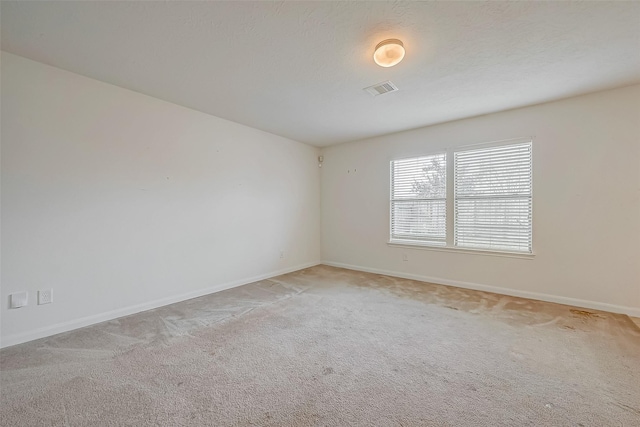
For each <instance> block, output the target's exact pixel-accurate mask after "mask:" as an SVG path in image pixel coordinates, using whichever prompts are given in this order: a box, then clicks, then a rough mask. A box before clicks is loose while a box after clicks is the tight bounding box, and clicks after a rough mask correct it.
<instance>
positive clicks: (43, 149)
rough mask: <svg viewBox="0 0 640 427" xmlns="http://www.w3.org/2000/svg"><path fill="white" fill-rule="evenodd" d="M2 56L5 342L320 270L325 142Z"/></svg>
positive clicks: (14, 341)
mask: <svg viewBox="0 0 640 427" xmlns="http://www.w3.org/2000/svg"><path fill="white" fill-rule="evenodd" d="M1 59H2V132H1V137H2V277H1V278H2V290H1V298H2V305H1V308H0V309H1V311H2V315H1V328H2V329H1V337H2V345H4V346H7V345H11V344H15V343H18V342H22V341H26V340H29V339H33V338H37V337H40V336H45V335H49V334H52V333H55V332H59V331H62V330H68V329H72V328H74V327H78V326H83V325H85V324H90V323H94V322H97V321H100V320H105V319H107V318H112V317H117V316H119V315H123V314H128V313H131V312H136V311H140V310H142V309H146V308H150V307H153V306H158V305H162V304H167V303H170V302H173V301H177V300H180V299H184V298H187V297H193V296H197V295H201V294H206V293H209V292H212V291H214V290H217V289H221V288H224V287H227V286H232V285H237V284H241V283H245V282H248V281H252V280H253V279H255V278H260V277H267V276H271V275H275V274H277V273H279V272H282V271H289V270H295V269H298V268H302V267H305V266H308V265H312V264H316V263H318V262H319V260H320V243H319V242H320V220H319V213H320V200H319V193H320V191H319V185H320V172H319V169H318V165H317V155H318V150H317V149H316V148H314V147H311V146H308V145H304V144H301V143H298V142H295V141H292V140H288V139H285V138H281V137H279V136H275V135H271V134H268V133H265V132H262V131H258V130H255V129H252V128H249V127H246V126H242V125H239V124H236V123H232V122H229V121H226V120H222V119H219V118H216V117H212V116H210V115H207V114H203V113H200V112H197V111H193V110H189V109H187V108H183V107H180V106H177V105H174V104H170V103H167V102H164V101H161V100H158V99H154V98H151V97H147V96H144V95H141V94H139V93H135V92H131V91H128V90H125V89H122V88H119V87H115V86H112V85H108V84H105V83H101V82H98V81H96V80H92V79H88V78H85V77H82V76H79V75H77V74H73V73H69V72H66V71H63V70H60V69H56V68H53V67H49V66H46V65H43V64H40V63H37V62H33V61H30V60H27V59H24V58H21V57H18V56H15V55H11V54H8V53H4V52H3V53H2V57H1ZM212 84H214V81H213V80H212ZM281 250H283V251H284V258H283V259H280V251H281ZM46 288H53V289H54V302H53V304H50V305H41V306H38V305H36V290H38V289H46ZM20 290H27V291H29V298H30V302H29V305H28V306H27V307H24V308H20V309H13V310H11V309H8V305H9V294H10V293H12V292H15V291H20Z"/></svg>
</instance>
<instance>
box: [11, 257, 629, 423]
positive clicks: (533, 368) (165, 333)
mask: <svg viewBox="0 0 640 427" xmlns="http://www.w3.org/2000/svg"><path fill="white" fill-rule="evenodd" d="M0 370H1V372H0V374H1V377H0V381H1V387H2V388H1V393H2V395H1V408H0V409H1V415H0V423H1V424H2V425H3V426H35V425H61V426H62V425H69V426H99V425H114V426H115V425H132V426H146V425H166V426H186V425H211V426H213V425H215V426H252V425H256V426H312V425H319V426H345V425H367V426H369V425H376V426H526V425H531V426H620V425H623V426H638V425H640V329H639V328H637V327H636V326H635V325H634V324H633V323H632V322H631V320H630V319H629V318H628V317H626V316H622V315H614V314H610V313H603V312H595V311H591V310H581V309H576V308H573V307H568V306H562V305H556V304H549V303H542V302H536V301H531V300H525V299H519V298H511V297H505V296H500V295H495V294H489V293H483V292H475V291H468V290H463V289H457V288H451V287H446V286H438V285H430V284H425V283H420V282H414V281H411V280H404V279H396V278H391V277H386V276H380V275H374V274H367V273H359V272H354V271H349V270H343V269H338V268H332V267H326V266H318V267H313V268H309V269H306V270H302V271H299V272H296V273H291V274H288V275H284V276H279V277H277V278H274V279H271V280H264V281H261V282H257V283H254V284H251V285H247V286H243V287H240V288H236V289H232V290H229V291H225V292H222V293H218V294H213V295H209V296H206V297H202V298H197V299H194V300H190V301H186V302H183V303H179V304H173V305H171V306H167V307H163V308H161V309H157V310H152V311H148V312H145V313H140V314H137V315H133V316H129V317H125V318H121V319H118V320H114V321H110V322H106V323H102V324H99V325H96V326H92V327H88V328H84V329H80V330H77V331H73V332H69V333H65V334H60V335H57V336H54V337H50V338H46V339H42V340H39V341H34V342H31V343H27V344H23V345H19V346H14V347H10V348H7V349H4V350H2V351H1V352H0Z"/></svg>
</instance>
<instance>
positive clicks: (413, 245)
mask: <svg viewBox="0 0 640 427" xmlns="http://www.w3.org/2000/svg"><path fill="white" fill-rule="evenodd" d="M387 245H388V246H394V247H399V248H410V249H425V250H428V251H438V252H455V253H461V254H472V255H488V256H499V257H505V258H520V259H533V258H534V257H535V256H536V254H535V253H530V254H526V253H522V252H507V251H490V250H486V249H469V248H456V247H451V246H434V245H426V244H422V243H418V242H411V241H407V240H390V241H389V242H387Z"/></svg>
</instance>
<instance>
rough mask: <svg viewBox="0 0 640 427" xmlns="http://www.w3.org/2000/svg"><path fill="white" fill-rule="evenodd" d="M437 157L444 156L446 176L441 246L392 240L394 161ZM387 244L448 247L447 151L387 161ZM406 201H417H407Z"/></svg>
mask: <svg viewBox="0 0 640 427" xmlns="http://www.w3.org/2000/svg"><path fill="white" fill-rule="evenodd" d="M439 155H444V159H445V170H446V175H445V195H444V209H445V228H444V236H445V240H444V242H443V243H442V244H440V243H436V242H435V241H432V242H429V241H427V240H418V239H416V240H411V239H394V238H393V213H392V210H393V202H394V201H397V199H394V198H393V178H392V177H393V162H396V161H402V160H410V159H419V158H422V157H431V156H439ZM389 184H390V185H389V243H394V244H405V245H410V246H413V245H415V246H427V247H434V248H445V247H447V246H448V245H449V242H448V237H449V232H448V231H449V228H448V227H449V224H448V220H449V215H448V209H449V205H448V200H449V153H448V152H447V150H440V151H437V152H432V153H428V154H424V155H420V156H411V157H403V158H398V159H393V160H391V161H389ZM408 200H418V199H408ZM428 200H440V198H438V199H436V198H433V199H428Z"/></svg>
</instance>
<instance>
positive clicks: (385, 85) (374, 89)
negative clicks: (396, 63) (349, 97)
mask: <svg viewBox="0 0 640 427" xmlns="http://www.w3.org/2000/svg"><path fill="white" fill-rule="evenodd" d="M363 90H366V91H367V92H369V93H370V94H371V95H373V96H378V95H382V94H385V93H389V92H395V91H397V90H398V86H396V85H394V84H393V83H392V82H390V81H389V80H387V81H386V82H382V83H378V84H375V85H373V86H369V87H365V88H364V89H363Z"/></svg>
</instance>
